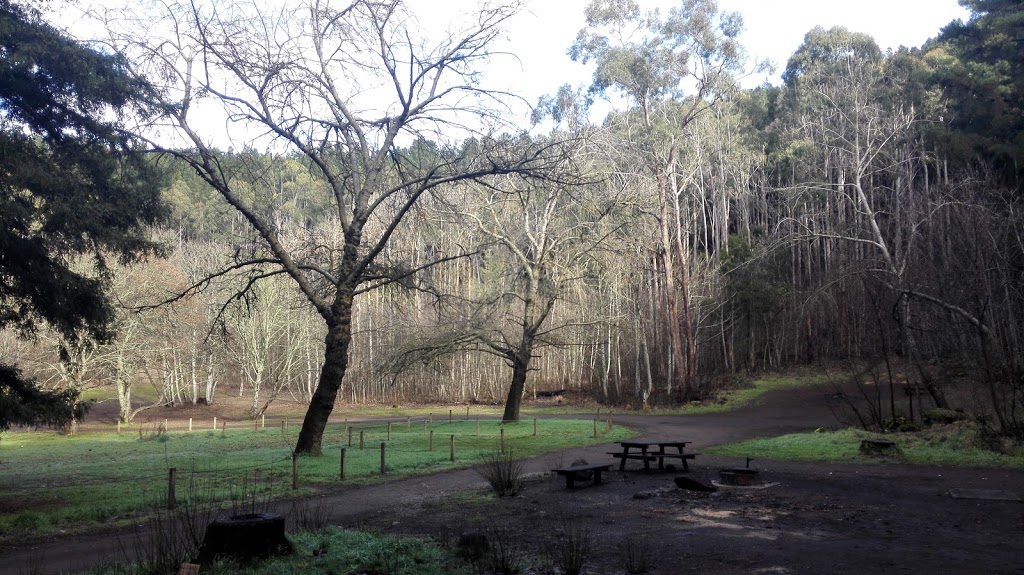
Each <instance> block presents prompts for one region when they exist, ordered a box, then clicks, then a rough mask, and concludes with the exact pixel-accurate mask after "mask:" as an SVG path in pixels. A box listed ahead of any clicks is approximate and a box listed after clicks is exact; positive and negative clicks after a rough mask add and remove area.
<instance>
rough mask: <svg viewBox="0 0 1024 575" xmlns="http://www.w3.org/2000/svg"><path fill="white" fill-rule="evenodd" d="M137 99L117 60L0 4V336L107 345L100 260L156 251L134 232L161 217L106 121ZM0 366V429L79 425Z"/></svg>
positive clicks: (53, 399) (131, 154)
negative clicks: (86, 264) (44, 330)
mask: <svg viewBox="0 0 1024 575" xmlns="http://www.w3.org/2000/svg"><path fill="white" fill-rule="evenodd" d="M148 90H149V87H148V85H147V84H145V83H143V82H140V81H138V80H136V79H135V78H133V76H132V74H131V73H130V72H129V69H128V63H127V61H126V60H125V59H123V58H122V57H120V56H118V55H112V54H103V53H100V52H97V51H95V50H92V49H89V48H87V47H85V46H83V45H82V44H80V43H78V42H76V41H75V40H74V39H72V38H69V37H67V36H66V35H65V34H63V33H61V32H60V31H58V30H57V29H56V28H54V27H53V26H51V25H49V24H47V23H46V22H45V21H43V20H42V18H41V17H40V15H39V14H38V12H36V11H34V10H32V9H29V8H26V7H24V6H21V5H19V4H16V3H13V2H11V1H10V0H0V328H14V329H17V330H18V331H19V332H20V333H21V334H22V335H24V336H31V334H32V333H33V332H35V331H36V329H37V328H38V326H39V324H40V323H46V324H49V325H50V326H52V327H53V328H54V329H55V330H57V331H58V332H60V333H61V334H62V335H64V336H65V337H66V338H69V339H74V338H77V337H82V336H88V337H93V338H96V339H99V340H103V339H105V338H107V337H109V335H110V334H109V333H108V332H109V330H108V325H109V322H110V320H111V318H112V309H111V306H110V304H109V302H108V301H107V299H106V297H105V296H104V291H103V284H104V274H105V271H106V266H105V262H104V257H109V256H111V255H113V256H116V257H118V258H120V259H122V260H131V259H133V258H136V257H138V256H140V255H142V254H146V253H153V252H155V251H156V248H157V246H156V245H155V244H153V243H152V242H150V241H149V240H148V239H147V238H146V234H145V233H144V226H146V225H148V224H152V223H155V222H156V221H158V220H160V219H161V217H162V216H163V214H164V208H163V206H162V204H161V202H160V194H159V185H158V184H159V182H158V174H157V172H156V170H155V169H154V168H153V167H152V166H151V165H150V164H148V163H147V160H146V159H145V158H144V157H142V156H141V155H140V154H138V153H136V150H135V149H134V148H133V142H132V141H131V139H130V138H128V137H127V136H126V135H125V134H124V132H122V131H121V130H120V129H119V125H118V123H117V122H115V121H111V120H109V119H108V118H115V117H120V116H121V115H122V114H125V113H127V112H129V111H130V109H131V108H133V107H138V105H139V103H140V102H143V101H144V100H145V95H146V94H147V92H148ZM76 254H87V255H90V256H92V258H93V259H94V261H95V264H96V265H95V270H94V271H95V272H96V273H89V274H83V273H79V272H76V271H74V270H72V269H70V268H69V265H68V263H69V256H72V255H76ZM0 367H3V375H4V376H3V377H2V378H0V397H2V398H3V400H2V402H0V406H2V407H3V410H2V412H0V429H2V428H3V427H4V426H7V425H10V424H18V423H23V424H40V423H44V424H52V423H58V422H59V421H60V420H64V421H66V420H67V418H69V417H73V416H76V415H77V416H80V415H81V410H80V409H76V408H75V407H74V406H75V405H76V397H74V394H57V395H54V394H47V393H45V392H41V391H39V390H37V389H33V386H32V384H31V382H27V381H25V379H24V378H23V377H22V376H21V375H20V373H19V372H17V371H16V370H12V369H9V368H7V367H6V366H0ZM16 405H20V407H17V408H16V407H15V406H16Z"/></svg>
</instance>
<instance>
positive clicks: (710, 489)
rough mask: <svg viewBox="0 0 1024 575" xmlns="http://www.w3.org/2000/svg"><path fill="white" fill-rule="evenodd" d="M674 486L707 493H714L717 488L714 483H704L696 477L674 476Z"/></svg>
mask: <svg viewBox="0 0 1024 575" xmlns="http://www.w3.org/2000/svg"><path fill="white" fill-rule="evenodd" d="M675 482H676V487H678V488H680V489H686V490H688V491H705V492H707V493H714V492H715V491H718V488H717V487H715V486H714V485H704V484H703V483H701V482H700V481H697V480H696V479H690V478H689V477H682V476H680V477H676V478H675Z"/></svg>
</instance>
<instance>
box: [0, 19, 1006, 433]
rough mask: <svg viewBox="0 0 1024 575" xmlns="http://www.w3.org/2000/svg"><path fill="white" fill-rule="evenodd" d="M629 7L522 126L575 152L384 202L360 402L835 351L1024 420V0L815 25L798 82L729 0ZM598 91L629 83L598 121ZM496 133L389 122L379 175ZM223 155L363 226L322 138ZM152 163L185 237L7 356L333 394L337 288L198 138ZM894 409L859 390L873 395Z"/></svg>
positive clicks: (300, 235) (226, 387) (255, 182)
mask: <svg viewBox="0 0 1024 575" xmlns="http://www.w3.org/2000/svg"><path fill="white" fill-rule="evenodd" d="M619 4H622V3H607V2H595V3H594V4H592V6H591V8H589V9H588V14H587V18H588V20H587V22H588V24H587V27H586V28H585V29H584V30H582V31H581V32H580V35H579V37H578V39H577V41H576V43H575V44H574V45H573V46H571V47H566V48H567V49H569V50H570V53H571V54H572V55H573V57H574V58H576V59H578V60H580V61H581V62H585V63H591V64H594V66H595V74H594V82H593V84H592V85H591V86H584V87H574V86H566V87H564V88H563V89H562V90H561V91H560V92H559V93H558V94H554V95H552V96H550V97H548V98H544V99H543V100H542V101H541V102H539V103H538V105H537V107H536V110H537V111H536V114H535V119H536V124H535V125H534V126H533V127H524V128H528V131H524V132H523V133H521V134H519V135H516V136H506V139H507V140H509V141H508V142H506V144H508V146H509V148H510V149H519V150H524V151H529V150H536V149H546V150H550V149H554V148H557V149H558V150H559V152H558V157H557V162H556V163H557V165H558V166H560V168H559V169H562V170H564V173H565V174H570V175H571V177H569V176H565V177H562V176H559V177H552V176H551V175H550V172H548V175H547V176H545V177H542V178H532V179H531V178H521V177H516V176H515V175H509V174H502V173H491V174H488V177H487V178H466V179H458V178H454V179H451V181H444V182H440V183H438V184H437V185H436V186H433V185H432V186H431V187H430V188H429V189H426V190H424V193H422V195H418V197H417V198H416V201H414V202H406V201H403V199H402V198H403V197H404V196H402V197H397V196H396V197H391V198H390V199H387V200H385V201H383V202H382V203H381V205H380V206H379V208H378V209H379V211H378V212H375V213H374V214H372V215H371V217H369V218H367V221H366V222H365V226H366V229H367V230H369V231H371V232H373V231H374V230H377V231H385V232H386V235H387V237H388V241H387V242H386V244H385V245H384V246H383V249H382V250H381V251H380V253H377V254H374V255H375V259H374V260H373V262H372V264H373V265H372V266H370V267H368V268H367V270H366V273H365V274H364V276H363V277H362V281H361V284H360V286H361V287H360V288H359V289H356V290H355V291H354V292H353V295H352V297H353V300H352V304H353V309H352V318H351V328H352V341H351V345H350V346H349V347H348V352H347V353H348V364H347V371H345V375H344V381H343V383H342V384H341V386H340V390H339V395H338V399H339V401H341V402H345V403H350V402H351V403H378V402H379V403H389V404H390V403H401V402H410V401H438V402H487V403H501V402H505V401H508V400H509V398H510V397H511V395H510V382H512V384H513V385H516V381H515V379H516V377H518V378H519V379H520V381H519V382H518V384H519V385H522V389H523V394H515V395H516V396H517V397H519V396H522V395H525V396H526V397H531V396H533V395H534V394H536V393H537V392H538V391H545V390H561V389H570V390H578V391H583V392H586V393H588V394H591V395H592V396H593V397H594V398H596V399H597V400H599V401H601V402H605V403H608V404H615V405H627V406H632V407H641V406H644V407H646V406H648V405H661V404H678V403H679V402H683V401H691V400H700V399H707V398H709V397H712V396H713V395H714V394H715V393H716V392H717V391H718V390H719V389H721V388H722V387H723V386H729V385H737V384H742V381H743V379H744V377H745V374H749V373H752V372H761V371H765V370H773V369H779V368H786V367H790V366H796V365H817V364H828V365H835V364H840V365H842V366H843V367H844V369H847V370H848V371H849V372H850V373H853V374H855V377H856V378H857V379H858V380H859V381H865V380H873V381H874V382H875V383H878V384H880V385H879V388H880V389H885V388H886V386H889V387H888V391H887V393H889V394H891V395H890V397H896V396H898V395H900V394H901V393H902V391H901V392H899V393H897V391H896V389H897V388H898V389H900V390H902V389H903V388H904V387H906V386H910V387H913V388H920V389H922V390H923V392H922V393H923V394H924V396H925V397H927V401H928V402H929V403H931V404H934V405H935V406H938V407H943V408H951V409H952V408H965V409H968V410H971V411H975V412H979V413H984V414H987V416H988V417H989V418H990V421H991V423H992V425H993V427H995V428H998V429H1000V430H1002V431H1004V432H1007V433H1010V434H1016V435H1020V434H1022V433H1024V349H1022V347H1024V322H1022V319H1024V202H1022V199H1024V198H1022V195H1021V192H1022V189H1024V179H1022V178H1024V164H1022V161H1024V70H1022V66H1024V43H1022V41H1021V40H1022V38H1021V34H1022V33H1024V32H1022V31H1024V7H1022V5H1021V3H1020V2H1019V1H1016V0H969V1H967V2H966V5H967V6H968V7H969V8H970V9H971V11H972V16H971V18H970V20H969V21H967V22H953V23H950V24H949V25H948V26H947V27H945V28H944V29H942V30H941V31H937V33H936V37H935V38H934V39H932V40H930V41H929V42H927V43H926V44H925V45H924V46H922V47H920V48H911V49H904V48H901V49H899V50H897V51H894V52H889V53H883V52H882V51H881V50H880V49H879V47H878V46H877V45H876V43H875V42H874V41H873V40H872V39H871V38H870V37H868V36H866V35H863V34H859V33H857V32H855V31H850V30H846V29H843V28H832V29H828V30H826V29H822V28H816V29H814V30H811V31H809V32H808V33H807V35H806V37H805V40H804V43H803V45H802V46H801V47H800V48H799V49H798V50H797V51H796V53H794V54H793V55H792V57H791V58H790V60H789V62H788V63H787V65H786V67H785V72H784V74H783V77H782V78H783V82H782V84H781V85H779V86H769V85H765V86H762V87H758V88H755V89H742V88H740V87H739V79H740V78H741V77H742V76H743V75H744V74H747V73H749V72H750V71H751V70H752V69H754V66H755V65H756V64H755V63H752V62H748V61H746V59H745V57H744V54H743V50H742V47H741V46H739V45H738V44H737V43H736V36H737V34H738V31H739V28H738V27H737V26H738V22H737V21H736V20H735V18H734V17H733V15H729V14H723V13H720V12H718V11H717V8H716V6H715V4H714V2H712V1H700V2H687V3H684V4H685V6H684V8H681V9H680V10H677V11H673V12H670V13H663V14H659V15H650V14H645V13H642V12H641V11H639V10H634V11H630V10H625V11H623V10H615V9H614V8H615V7H616V6H619ZM626 4H629V3H628V2H627V3H624V4H623V6H625V5H626ZM602 7H603V8H602ZM619 8H621V6H619ZM629 31H632V33H624V32H629ZM599 98H610V99H614V101H615V102H616V107H615V109H614V111H613V112H611V113H610V114H608V116H607V117H605V118H604V119H603V120H602V121H601V122H600V123H598V124H594V123H592V122H590V121H589V120H588V118H589V115H588V105H589V103H590V102H593V101H594V100H595V99H599ZM489 153H490V152H489V151H488V148H487V145H486V143H485V142H482V141H479V140H476V139H466V140H463V141H460V142H456V143H452V142H445V141H442V140H441V139H438V138H430V137H428V136H427V135H421V137H419V138H418V139H415V140H412V141H405V142H402V141H396V143H395V144H394V145H393V146H391V147H390V149H389V150H388V155H389V156H390V157H391V158H392V159H393V161H386V162H383V163H382V164H381V165H382V166H391V167H390V168H387V167H386V168H384V169H383V175H381V176H380V177H381V178H382V179H384V180H388V179H399V180H400V179H402V178H406V177H407V175H408V174H407V173H406V172H403V170H410V169H414V168H415V167H416V166H434V165H449V164H451V163H454V162H456V161H464V160H466V159H467V158H470V159H476V160H479V158H481V157H484V158H488V157H489V156H488V154H489ZM530 153H532V152H530ZM524 154H526V152H524ZM197 157H199V156H197ZM217 158H218V164H217V168H216V172H217V174H219V176H218V177H220V178H223V182H224V185H225V186H230V188H231V189H232V190H233V191H234V193H236V194H239V197H240V198H241V199H242V201H243V202H244V205H246V206H249V207H250V209H251V210H253V211H255V212H257V215H258V216H259V217H260V218H262V219H261V221H266V222H270V223H271V224H272V227H273V228H274V230H276V234H275V236H274V237H275V238H276V239H277V240H278V241H280V242H281V245H283V246H285V247H286V248H287V250H288V251H289V252H290V253H293V254H299V255H301V256H302V257H304V258H306V259H307V260H308V261H314V260H315V261H320V262H334V261H339V260H338V258H340V257H341V256H340V255H339V254H338V253H335V251H333V250H334V248H333V247H332V246H335V245H337V244H338V242H337V238H338V237H340V236H342V235H344V234H346V233H348V229H349V228H348V227H347V226H348V225H349V224H347V223H346V221H345V220H344V216H343V215H342V214H339V210H338V205H337V203H336V201H337V195H336V193H335V191H334V189H332V186H331V182H330V181H328V179H327V178H325V177H324V173H325V172H324V170H323V168H322V166H321V165H319V164H318V163H317V161H315V159H313V158H311V156H310V155H309V154H304V153H301V152H299V151H285V152H283V153H273V152H265V151H258V150H256V149H240V150H220V151H218V155H217ZM150 161H151V162H152V163H153V164H154V165H155V166H157V167H158V168H159V169H160V170H161V171H162V173H163V174H164V175H165V180H164V181H165V185H164V186H163V188H162V197H163V198H164V199H165V201H166V202H167V203H168V204H169V205H170V206H171V210H172V215H171V217H170V218H169V219H168V220H166V222H165V223H164V224H162V225H160V226H157V227H154V228H152V229H151V231H150V233H151V235H152V239H153V240H155V241H157V242H159V243H160V244H162V245H164V246H166V250H165V257H149V258H146V259H143V260H141V261H138V262H135V263H131V264H112V265H111V270H112V273H111V274H110V275H109V277H107V278H106V279H107V280H108V282H107V284H106V285H107V288H106V289H107V292H108V295H109V297H110V298H111V299H112V301H114V302H115V303H116V309H117V314H116V319H115V322H114V327H115V328H116V336H115V337H113V338H111V339H109V340H107V341H96V340H95V339H93V338H90V337H87V336H84V335H83V337H77V338H73V339H69V338H67V337H64V336H63V335H62V334H60V332H58V331H53V330H47V329H41V330H39V331H38V332H37V333H36V335H35V337H34V338H30V339H25V338H23V337H21V336H20V334H18V333H17V332H14V331H11V330H7V331H5V332H4V333H3V334H2V336H0V349H2V353H3V355H4V357H5V358H7V361H8V362H11V363H13V364H15V365H17V366H18V367H19V368H20V369H21V370H22V371H23V372H25V373H26V374H29V375H31V376H33V377H34V378H35V379H36V380H38V381H39V382H41V383H42V384H43V385H45V386H47V387H51V388H56V389H75V390H89V389H93V388H105V389H116V392H117V397H118V399H119V402H120V413H121V418H122V419H123V420H125V421H127V420H131V419H132V418H133V417H135V416H136V415H137V414H138V413H139V412H140V411H142V410H145V409H147V408H149V407H151V406H156V405H166V404H169V403H174V404H181V403H197V402H201V401H202V402H216V401H219V400H220V399H221V398H222V397H224V396H225V395H231V396H240V397H244V398H245V399H246V401H247V402H249V403H250V405H251V409H250V413H251V415H252V416H253V417H257V416H259V415H260V414H262V413H263V412H264V411H265V410H266V409H267V408H268V406H270V405H271V404H272V402H273V401H275V400H277V399H280V398H284V397H287V398H289V399H293V400H297V401H303V402H309V401H311V399H312V398H313V397H314V394H315V391H316V387H317V384H318V381H319V380H320V377H321V371H320V370H321V369H322V367H323V365H324V353H325V351H324V346H325V337H326V335H327V327H326V326H325V324H324V321H322V320H321V319H320V317H319V316H318V314H317V311H316V309H314V308H313V307H311V306H310V304H309V301H308V298H307V296H306V295H304V293H303V291H302V289H300V287H299V286H297V285H296V283H295V282H294V281H292V278H290V277H289V275H288V274H286V273H281V271H280V267H279V266H278V265H277V263H278V262H277V261H276V260H275V257H274V256H273V253H272V251H273V250H271V249H269V248H268V246H267V242H266V236H265V235H263V234H261V233H260V232H259V231H258V230H255V229H254V228H253V227H252V225H250V220H249V219H247V216H246V214H244V213H242V212H240V211H239V210H238V209H236V208H235V207H233V206H232V205H229V203H228V202H225V201H224V198H223V196H222V194H219V193H218V192H217V189H216V186H215V185H211V182H210V179H209V177H204V176H203V173H202V172H201V170H197V168H196V165H195V160H194V159H190V158H188V157H182V154H173V153H163V154H153V155H151V157H150ZM409 166H412V167H413V168H409ZM388 170H393V172H388ZM399 212H400V213H401V217H400V218H396V217H395V216H396V214H399ZM398 220H400V225H398V226H397V227H395V228H394V229H393V230H392V229H390V227H389V226H391V224H392V222H394V221H398ZM275 249H276V248H275ZM70 263H71V265H72V266H73V267H74V266H78V267H79V269H81V270H87V269H88V268H89V265H90V262H89V258H87V257H82V258H80V260H79V261H73V262H70ZM324 267H325V268H327V269H329V268H330V266H329V265H328V264H324ZM385 280H386V281H385ZM158 304H160V305H158ZM511 389H512V390H513V392H515V391H516V388H514V387H513V388H511ZM896 411H897V408H896V407H895V402H893V404H892V405H885V404H884V402H867V403H866V407H864V413H863V414H862V416H863V417H864V418H866V419H867V420H871V421H877V422H878V423H882V422H884V421H886V420H887V419H888V420H895V419H896V417H897V415H898V413H897V412H896Z"/></svg>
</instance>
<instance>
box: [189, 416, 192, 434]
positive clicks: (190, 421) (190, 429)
mask: <svg viewBox="0 0 1024 575" xmlns="http://www.w3.org/2000/svg"><path fill="white" fill-rule="evenodd" d="M188 430H189V431H192V418H191V417H190V418H188Z"/></svg>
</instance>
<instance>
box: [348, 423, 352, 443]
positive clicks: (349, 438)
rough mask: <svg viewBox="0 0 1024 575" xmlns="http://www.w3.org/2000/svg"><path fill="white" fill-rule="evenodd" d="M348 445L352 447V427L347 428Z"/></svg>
mask: <svg viewBox="0 0 1024 575" xmlns="http://www.w3.org/2000/svg"><path fill="white" fill-rule="evenodd" d="M348 446H349V447H352V427H351V426H349V428H348Z"/></svg>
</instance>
